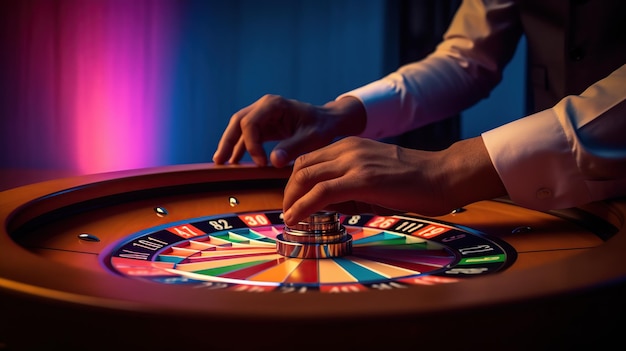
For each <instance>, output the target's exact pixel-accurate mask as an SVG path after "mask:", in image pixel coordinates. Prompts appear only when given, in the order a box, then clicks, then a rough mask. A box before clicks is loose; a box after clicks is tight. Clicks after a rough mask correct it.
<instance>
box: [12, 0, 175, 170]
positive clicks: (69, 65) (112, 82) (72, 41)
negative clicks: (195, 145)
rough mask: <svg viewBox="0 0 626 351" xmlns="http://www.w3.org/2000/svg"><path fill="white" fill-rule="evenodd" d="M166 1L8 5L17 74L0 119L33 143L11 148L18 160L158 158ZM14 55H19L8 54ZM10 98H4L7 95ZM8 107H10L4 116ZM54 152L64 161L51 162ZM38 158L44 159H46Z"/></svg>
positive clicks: (108, 164) (95, 165) (148, 161)
mask: <svg viewBox="0 0 626 351" xmlns="http://www.w3.org/2000/svg"><path fill="white" fill-rule="evenodd" d="M173 4H174V2H171V1H154V0H133V1H125V0H117V1H82V0H64V1H25V2H21V3H19V2H15V3H13V4H12V6H10V9H9V10H10V11H11V12H12V13H13V14H14V15H15V17H12V18H9V19H8V20H9V23H7V24H5V28H4V30H3V35H4V36H5V38H4V39H5V40H4V42H5V43H9V45H10V46H12V49H13V50H12V51H11V53H12V55H10V56H9V59H11V60H14V62H10V63H9V65H5V69H6V66H10V67H13V68H16V69H17V70H16V71H11V72H9V73H7V75H8V76H9V77H7V78H8V80H7V82H13V83H14V84H12V86H11V87H7V86H6V85H7V84H5V86H4V89H15V90H14V91H12V92H11V93H10V95H12V98H13V99H14V100H13V103H14V104H13V108H12V111H4V112H5V113H3V119H7V120H8V121H5V122H4V123H3V126H4V127H6V128H10V129H11V130H14V131H15V132H18V133H20V134H22V135H21V137H22V138H25V139H27V140H30V141H31V143H20V142H15V141H14V142H15V143H14V145H9V146H8V147H9V148H12V149H13V150H12V151H11V152H12V154H13V155H14V156H21V157H23V158H24V159H23V160H22V161H23V162H22V163H23V164H21V165H20V166H33V167H34V166H37V165H35V164H30V162H29V160H28V159H27V158H28V157H29V155H30V154H33V153H41V154H46V153H50V152H53V153H54V154H55V155H50V159H51V161H52V162H56V163H57V165H55V166H57V167H60V168H72V169H77V170H79V171H81V172H85V173H89V172H101V171H108V170H116V169H126V168H138V167H145V166H150V165H154V164H156V163H158V157H159V155H160V154H161V153H162V152H163V150H159V142H158V139H159V137H160V134H159V128H158V125H159V124H158V123H155V122H156V121H159V120H162V119H164V118H167V116H164V115H163V114H164V113H166V112H169V111H170V110H171V109H170V108H168V106H167V104H168V100H167V99H166V98H165V96H164V95H165V94H167V91H166V90H165V89H162V88H161V87H163V86H168V84H169V81H170V80H171V75H170V73H169V72H170V71H171V69H170V68H169V67H170V66H171V64H172V55H171V50H169V49H170V48H171V46H172V40H173V33H172V32H171V28H175V25H173V23H172V21H175V20H176V16H175V15H173V14H174V12H175V10H176V8H175V6H173ZM15 60H17V61H15ZM9 103H11V101H9ZM8 112H12V113H10V114H9V113H8ZM59 155H63V156H62V158H64V159H65V160H64V161H61V162H58V158H59V157H60V156H59ZM43 159H44V160H45V158H43Z"/></svg>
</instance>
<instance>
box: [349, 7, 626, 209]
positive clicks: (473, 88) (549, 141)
mask: <svg viewBox="0 0 626 351" xmlns="http://www.w3.org/2000/svg"><path fill="white" fill-rule="evenodd" d="M624 4H626V2H624V1H621V2H620V1H614V2H611V1H595V2H594V1H540V0H536V1H532V0H530V1H529V0H525V1H513V0H507V1H487V0H483V1H480V0H466V1H463V3H462V4H461V6H460V8H459V10H458V12H457V13H456V15H455V17H454V19H453V21H452V23H451V25H450V27H449V29H448V31H447V32H446V34H445V35H444V40H443V41H442V42H441V44H440V45H439V46H438V47H437V49H436V50H435V51H434V52H433V53H432V54H431V55H429V56H428V57H427V58H425V59H423V60H421V61H419V62H415V63H411V64H408V65H405V66H403V67H401V68H399V69H398V70H397V71H396V72H393V73H391V74H390V75H388V76H386V77H384V78H382V79H380V80H378V81H375V82H373V83H370V84H368V85H366V86H363V87H361V88H358V89H355V90H353V91H351V92H348V93H346V94H343V95H341V96H340V97H339V98H341V97H343V96H346V95H350V96H355V97H357V98H359V99H360V100H361V101H362V102H363V104H364V106H365V109H366V112H367V125H366V128H365V131H364V132H363V133H362V134H361V136H363V137H369V138H374V139H379V138H383V137H387V136H393V135H397V134H400V133H402V132H405V131H408V130H411V129H414V128H417V127H420V126H423V125H426V124H428V123H431V122H434V121H437V120H441V119H444V118H447V117H448V116H452V115H455V114H457V113H459V112H461V111H462V110H464V109H466V108H467V107H470V106H471V105H473V104H474V103H476V102H477V101H479V100H480V99H482V98H485V97H487V96H488V95H489V92H490V91H491V89H493V88H494V87H495V86H496V85H497V84H498V83H499V82H500V79H501V74H502V70H503V68H504V66H505V65H506V64H507V63H508V62H509V60H510V59H511V57H512V55H513V53H514V51H515V49H516V46H517V43H518V41H519V38H520V37H521V35H522V34H525V35H526V36H527V38H528V45H529V46H528V50H529V74H530V78H529V82H530V84H531V86H532V89H533V100H534V102H535V106H536V110H537V112H535V113H533V114H531V115H529V116H527V117H524V118H521V119H519V120H517V121H513V122H511V123H508V124H506V125H503V126H501V127H498V128H496V129H493V130H490V131H487V132H485V133H483V134H482V138H483V141H484V143H485V145H486V147H487V150H488V152H489V156H490V157H491V160H492V162H493V164H494V166H495V168H496V170H497V172H498V174H499V176H500V178H501V179H502V181H503V183H504V185H505V187H506V189H507V192H508V194H509V196H510V197H511V199H512V200H513V201H515V202H517V203H518V204H520V205H523V206H526V207H529V208H534V209H538V210H548V209H561V208H567V207H573V206H578V205H582V204H585V203H588V202H591V201H597V200H604V199H608V198H613V197H621V196H626V64H625V63H626V34H624V33H626V29H625V28H624V25H625V24H624V23H626V15H625V12H626V11H622V10H626V8H624V7H625V5H624ZM613 5H614V6H617V7H621V8H611V6H613ZM555 22H556V23H557V25H555V24H554V23H555ZM558 23H561V24H563V26H559V25H558ZM581 28H582V29H585V30H582V29H581ZM590 33H591V34H593V35H595V36H597V37H598V38H596V37H589V35H590ZM585 50H586V51H585ZM598 52H599V54H598ZM493 113H494V114H497V113H498V111H493ZM488 117H489V116H485V118H488Z"/></svg>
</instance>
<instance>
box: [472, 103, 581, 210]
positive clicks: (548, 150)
mask: <svg viewBox="0 0 626 351" xmlns="http://www.w3.org/2000/svg"><path fill="white" fill-rule="evenodd" d="M482 138H483V142H484V143H485V146H486V148H487V151H488V153H489V157H490V158H491V162H492V163H493V165H494V166H495V168H496V171H497V172H498V174H499V176H500V179H501V180H502V182H503V183H504V186H505V187H506V190H507V192H508V194H509V196H510V198H511V200H513V201H514V202H516V203H518V204H520V205H522V206H524V207H528V208H532V209H536V210H550V209H562V208H567V207H572V206H575V205H578V204H582V203H586V202H589V201H591V196H590V193H589V189H588V187H587V184H586V182H585V179H584V177H583V175H582V174H581V172H580V170H579V169H578V166H577V163H576V159H575V156H574V153H573V152H572V150H571V146H570V144H569V142H568V140H567V137H566V135H565V132H564V131H563V128H562V126H561V124H560V123H559V121H558V118H557V115H556V113H555V112H554V111H553V110H552V109H548V110H544V111H542V112H539V113H536V114H533V115H530V116H528V117H525V118H522V119H519V120H517V121H513V122H511V123H508V124H505V125H503V126H501V127H498V128H496V129H493V130H490V131H488V132H485V133H483V134H482Z"/></svg>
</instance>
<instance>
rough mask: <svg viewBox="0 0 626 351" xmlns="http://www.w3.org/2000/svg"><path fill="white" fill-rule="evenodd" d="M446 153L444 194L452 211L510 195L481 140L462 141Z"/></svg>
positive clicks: (444, 156)
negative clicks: (507, 193) (474, 203)
mask: <svg viewBox="0 0 626 351" xmlns="http://www.w3.org/2000/svg"><path fill="white" fill-rule="evenodd" d="M442 153H443V154H442V164H443V167H442V171H443V172H442V179H443V181H442V188H443V189H442V193H443V196H444V197H445V198H446V202H448V203H449V205H450V206H451V208H458V207H462V206H465V205H467V204H470V203H473V202H476V201H481V200H488V199H493V198H496V197H500V196H504V195H506V188H505V187H504V185H503V183H502V180H501V179H500V176H499V175H498V172H497V171H496V169H495V167H494V166H493V164H492V162H491V158H490V157H489V153H488V152H487V148H486V147H485V145H484V143H483V141H482V138H481V137H475V138H471V139H467V140H461V141H458V142H456V143H454V144H453V145H452V146H450V147H449V148H448V149H446V150H444V151H442Z"/></svg>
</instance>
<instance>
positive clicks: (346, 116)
mask: <svg viewBox="0 0 626 351" xmlns="http://www.w3.org/2000/svg"><path fill="white" fill-rule="evenodd" d="M323 109H324V111H325V113H326V115H327V117H329V118H330V119H331V121H332V123H331V124H332V128H334V130H335V131H336V136H337V137H344V136H352V135H359V134H361V133H362V132H363V130H365V124H366V123H367V113H366V111H365V106H363V103H362V102H361V100H359V99H357V98H356V97H353V96H345V97H342V98H341V99H337V100H333V101H330V102H328V103H326V104H324V106H323Z"/></svg>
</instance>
